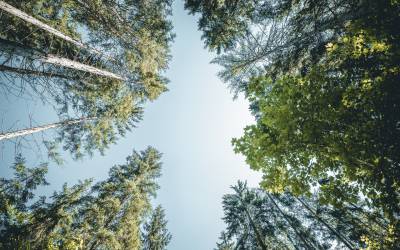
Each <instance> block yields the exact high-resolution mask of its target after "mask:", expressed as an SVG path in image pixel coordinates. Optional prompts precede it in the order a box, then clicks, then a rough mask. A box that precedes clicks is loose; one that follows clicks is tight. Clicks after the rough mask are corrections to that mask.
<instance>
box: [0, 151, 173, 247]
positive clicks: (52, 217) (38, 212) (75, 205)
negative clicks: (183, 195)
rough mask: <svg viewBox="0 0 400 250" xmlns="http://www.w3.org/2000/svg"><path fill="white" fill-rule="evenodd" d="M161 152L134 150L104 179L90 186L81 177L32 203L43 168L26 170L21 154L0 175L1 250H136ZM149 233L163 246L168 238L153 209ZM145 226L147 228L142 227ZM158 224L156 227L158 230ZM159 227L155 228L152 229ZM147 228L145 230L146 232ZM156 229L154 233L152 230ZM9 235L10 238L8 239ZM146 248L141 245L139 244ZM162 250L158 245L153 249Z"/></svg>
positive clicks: (161, 219) (42, 180)
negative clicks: (10, 171) (8, 173)
mask: <svg viewBox="0 0 400 250" xmlns="http://www.w3.org/2000/svg"><path fill="white" fill-rule="evenodd" d="M160 157H161V154H160V153H158V152H157V151H156V150H155V149H153V148H151V147H149V148H147V149H146V150H145V151H142V152H136V151H134V152H133V154H132V155H131V156H129V157H128V158H127V162H126V164H123V165H118V166H114V167H112V168H111V169H110V172H109V177H108V178H107V179H106V180H104V181H100V182H98V183H96V184H95V185H92V186H91V181H89V180H86V181H83V182H79V183H78V184H76V185H74V186H72V187H68V186H67V185H66V184H65V185H64V186H63V189H62V191H60V192H55V193H54V194H53V195H52V196H51V197H50V198H51V199H50V200H49V201H46V198H45V197H40V198H39V199H38V200H36V201H34V200H33V198H34V196H33V191H34V190H35V189H36V187H37V186H39V185H43V184H46V182H45V178H44V175H45V173H46V171H47V168H46V167H45V166H43V167H40V168H34V169H29V168H26V167H25V165H24V162H23V160H22V159H21V158H17V163H16V164H15V167H14V169H15V171H16V174H15V178H13V179H9V180H7V179H1V182H0V184H1V193H0V195H1V196H0V198H1V201H2V203H1V204H2V206H1V216H0V219H1V231H0V247H1V248H2V249H19V248H24V249H25V248H26V249H28V246H29V249H141V248H142V244H144V245H143V246H145V245H146V244H147V243H142V242H146V241H145V240H142V239H141V235H142V234H144V235H147V234H145V232H141V225H142V224H143V223H144V222H145V217H146V216H147V214H148V213H149V212H150V210H151V204H150V199H151V197H154V196H155V195H156V190H157V189H158V184H157V183H156V178H158V177H159V176H160V171H161V163H160ZM155 211H156V212H155V213H154V214H153V217H152V219H151V224H150V225H152V226H153V225H158V226H159V227H158V228H154V227H152V226H150V227H151V228H152V229H154V230H151V232H152V235H154V234H155V235H158V236H160V237H161V241H160V242H159V243H161V244H162V245H160V246H163V247H165V246H166V245H167V244H168V242H169V239H170V237H171V236H170V234H169V233H168V231H167V229H166V221H165V220H164V214H163V210H162V209H161V208H160V207H159V208H157V209H156V210H155ZM146 225H149V224H145V228H146V229H145V230H147V229H148V228H149V227H146ZM160 227H161V228H160ZM158 230H160V231H158ZM146 232H147V231H146ZM158 233H159V234H158ZM10 239H11V240H10ZM145 249H147V248H145ZM154 249H164V248H154Z"/></svg>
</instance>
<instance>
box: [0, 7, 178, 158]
mask: <svg viewBox="0 0 400 250" xmlns="http://www.w3.org/2000/svg"><path fill="white" fill-rule="evenodd" d="M5 4H6V5H8V6H12V8H14V10H15V9H16V10H17V12H18V11H20V12H24V13H25V14H26V16H28V17H27V18H25V19H21V18H20V16H21V15H16V14H15V11H14V12H10V11H8V12H6V11H3V12H2V15H1V18H0V26H2V27H7V29H4V30H1V31H0V38H1V41H3V42H2V43H1V44H0V53H1V56H0V58H1V60H2V62H1V65H2V66H1V67H0V70H1V71H2V73H3V74H4V76H5V77H4V79H15V78H16V77H17V79H19V80H17V81H15V80H11V81H10V82H8V81H2V83H1V84H2V85H3V86H4V88H3V89H6V90H8V91H10V92H15V91H25V92H29V93H33V94H34V95H36V96H38V97H40V98H41V99H42V100H43V101H44V102H45V103H46V104H51V105H53V106H54V107H55V108H56V111H57V113H58V115H59V117H60V122H63V121H67V120H73V119H77V117H80V118H81V117H83V118H86V119H90V118H92V117H96V120H94V121H93V122H91V123H85V124H76V126H74V127H72V126H68V127H65V126H64V127H62V128H61V129H58V130H57V133H58V134H59V136H58V137H57V139H56V141H57V142H59V141H63V142H64V148H65V149H67V150H69V151H71V152H72V153H73V155H74V157H75V158H79V157H81V156H82V155H83V154H84V153H85V151H86V152H87V153H89V154H91V153H92V152H93V150H95V149H98V150H100V152H103V151H104V149H105V148H107V146H108V145H109V144H110V143H113V142H115V141H116V139H117V138H118V136H117V135H118V134H120V135H122V136H123V135H124V134H125V133H126V131H127V130H129V129H130V128H132V127H133V126H134V124H135V123H136V122H137V121H138V120H140V118H141V106H142V105H143V104H144V103H145V101H147V100H154V99H156V98H157V97H158V96H159V95H160V94H161V93H162V92H164V91H165V90H166V83H167V79H166V78H165V77H164V76H163V71H164V70H165V69H166V68H167V63H168V60H169V58H170V56H169V46H170V43H171V41H172V39H173V34H172V33H171V29H172V26H171V23H170V20H169V16H170V14H171V10H170V8H171V2H170V1H100V2H99V1H91V0H90V1H79V0H68V1H62V2H60V1H41V0H29V1H22V2H21V1H14V0H9V1H7V3H5ZM9 9H10V8H9ZM28 19H29V20H28ZM27 20H28V21H27ZM32 20H35V21H34V22H32ZM43 27H45V28H43ZM82 30H84V32H82ZM82 37H85V39H82ZM82 40H85V41H84V42H82ZM60 58H63V60H60ZM50 59H51V60H50ZM62 61H64V62H65V64H60V62H62ZM71 62H74V64H77V65H78V63H79V65H80V66H79V67H70V66H69V65H72V64H71ZM66 66H67V67H66ZM83 69H85V70H83ZM78 135H79V136H78Z"/></svg>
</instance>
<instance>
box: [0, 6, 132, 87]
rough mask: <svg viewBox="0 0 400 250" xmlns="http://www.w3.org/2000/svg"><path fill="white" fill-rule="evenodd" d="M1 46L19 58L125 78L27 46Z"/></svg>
mask: <svg viewBox="0 0 400 250" xmlns="http://www.w3.org/2000/svg"><path fill="white" fill-rule="evenodd" d="M0 2H1V1H0ZM0 44H1V45H2V49H5V50H8V51H9V53H12V54H16V55H19V56H24V57H27V58H32V59H37V60H39V61H42V62H43V63H49V64H54V65H58V66H62V67H65V68H70V69H75V70H79V71H83V72H87V73H91V74H95V75H100V76H104V77H110V78H115V79H118V80H123V79H124V78H123V77H121V76H119V75H117V74H114V73H112V72H109V71H106V70H102V69H99V68H96V67H93V66H90V65H87V64H83V63H80V62H77V61H73V60H70V59H68V58H63V57H58V56H56V55H51V54H48V55H46V54H45V53H43V52H40V51H38V50H36V49H33V48H29V47H27V46H22V45H20V44H18V43H15V42H12V41H8V40H4V39H0Z"/></svg>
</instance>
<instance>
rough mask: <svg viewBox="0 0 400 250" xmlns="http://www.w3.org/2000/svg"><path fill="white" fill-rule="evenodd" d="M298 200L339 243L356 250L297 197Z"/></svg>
mask: <svg viewBox="0 0 400 250" xmlns="http://www.w3.org/2000/svg"><path fill="white" fill-rule="evenodd" d="M296 199H297V200H298V201H299V202H300V203H301V204H302V205H303V206H304V207H305V208H306V209H307V210H308V211H309V212H310V213H311V214H312V215H313V216H314V217H315V218H317V220H319V221H320V222H321V223H322V224H324V226H326V227H327V228H328V229H329V231H331V232H332V233H333V234H334V235H335V236H336V237H337V239H338V240H339V241H341V242H342V243H343V244H345V246H346V247H348V248H349V249H351V250H354V247H353V246H352V245H351V244H350V243H349V242H348V241H347V240H346V239H345V238H344V237H343V236H342V235H341V234H340V233H338V232H337V231H336V230H335V229H333V228H332V227H331V226H330V225H329V224H328V223H327V222H325V221H324V220H323V219H322V218H321V217H320V216H319V215H317V214H316V213H315V212H314V211H313V210H312V209H311V208H310V207H309V206H308V205H307V204H306V203H305V202H304V201H302V200H301V199H300V198H298V197H296Z"/></svg>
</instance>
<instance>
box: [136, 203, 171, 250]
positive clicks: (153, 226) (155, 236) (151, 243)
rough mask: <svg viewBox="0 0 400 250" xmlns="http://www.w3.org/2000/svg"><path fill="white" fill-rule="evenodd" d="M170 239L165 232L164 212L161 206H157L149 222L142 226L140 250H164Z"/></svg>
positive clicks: (169, 235) (168, 234)
mask: <svg viewBox="0 0 400 250" xmlns="http://www.w3.org/2000/svg"><path fill="white" fill-rule="evenodd" d="M171 238H172V236H171V234H170V233H169V232H168V230H167V221H166V220H165V213H164V210H163V209H162V207H161V206H157V207H156V209H155V210H154V211H153V213H152V215H151V217H150V219H149V221H147V222H146V223H145V224H144V232H143V233H142V239H143V247H142V249H144V250H165V249H167V248H166V247H167V245H168V243H169V242H170V241H171Z"/></svg>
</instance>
